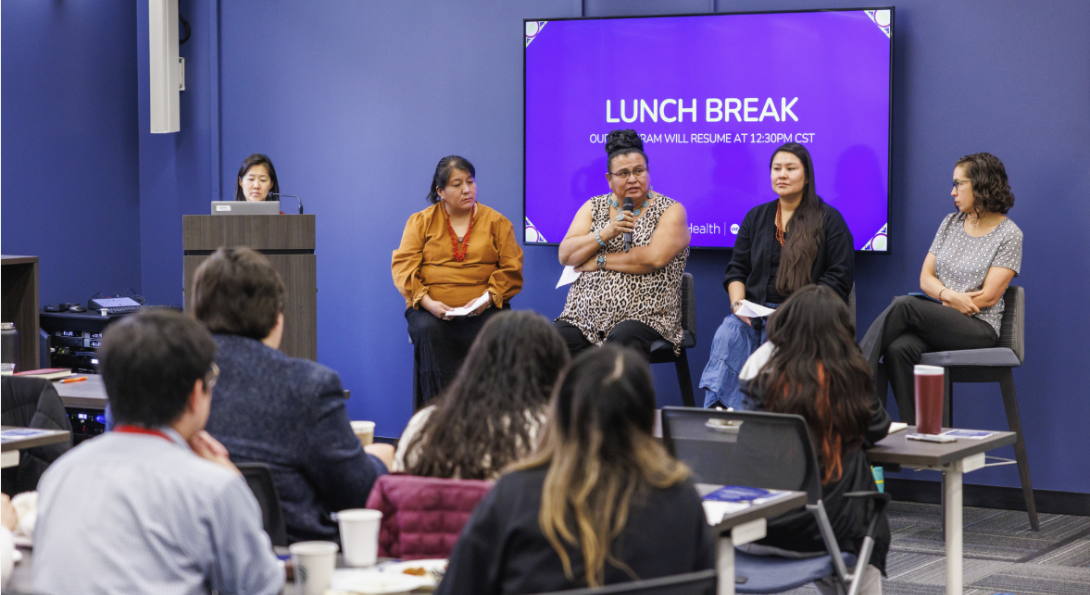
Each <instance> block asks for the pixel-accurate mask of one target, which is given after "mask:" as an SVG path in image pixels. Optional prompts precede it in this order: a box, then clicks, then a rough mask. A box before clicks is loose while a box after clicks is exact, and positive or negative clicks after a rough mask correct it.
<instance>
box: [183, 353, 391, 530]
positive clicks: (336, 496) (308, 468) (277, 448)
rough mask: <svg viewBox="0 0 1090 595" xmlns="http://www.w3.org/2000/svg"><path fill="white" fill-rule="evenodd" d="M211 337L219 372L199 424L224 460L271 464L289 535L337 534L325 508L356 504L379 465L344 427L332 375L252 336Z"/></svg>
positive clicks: (341, 402)
mask: <svg viewBox="0 0 1090 595" xmlns="http://www.w3.org/2000/svg"><path fill="white" fill-rule="evenodd" d="M213 338H214V339H215V341H216V345H217V346H218V349H217V351H216V364H217V365H218V366H219V368H220V377H219V381H218V382H217V383H216V386H215V388H214V389H213V392H212V410H211V413H210V414H209V417H208V424H207V426H205V429H206V430H208V432H209V433H210V434H212V436H214V437H215V438H216V439H217V440H219V441H220V442H222V443H223V445H224V446H226V447H227V450H228V452H230V453H231V460H232V461H234V462H236V463H250V462H258V463H265V464H267V465H269V466H270V467H271V468H272V473H273V479H274V481H275V482H276V488H277V490H278V491H279V492H280V501H281V504H282V505H283V508H284V519H285V523H286V525H287V530H288V541H289V542H291V543H293V542H296V541H308V540H325V541H339V539H338V532H337V524H336V523H335V522H333V521H332V520H331V519H330V516H329V513H331V512H337V511H339V510H345V509H348V508H363V507H364V505H365V504H366V503H367V496H368V494H370V492H371V486H372V485H373V484H374V483H375V479H376V478H377V477H378V475H379V473H380V472H385V468H384V466H383V465H382V463H377V465H376V463H374V462H372V458H371V457H369V456H368V455H367V454H365V453H364V452H363V447H362V446H361V445H360V441H359V439H357V438H356V436H355V434H353V433H352V426H351V425H350V424H349V421H348V413H347V412H346V411H345V407H344V389H343V387H342V386H341V379H340V377H339V376H337V373H336V372H334V371H333V370H330V369H329V368H327V367H325V366H323V365H321V364H317V363H315V362H312V361H310V360H305V359H297V358H293V357H288V356H287V355H285V354H283V353H282V352H280V351H278V350H276V349H270V348H269V347H266V346H265V345H263V344H262V343H261V342H260V341H257V340H254V339H248V338H246V337H240V336H236V335H214V336H213ZM380 468H381V471H380Z"/></svg>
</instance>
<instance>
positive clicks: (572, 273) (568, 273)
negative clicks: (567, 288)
mask: <svg viewBox="0 0 1090 595" xmlns="http://www.w3.org/2000/svg"><path fill="white" fill-rule="evenodd" d="M582 274H583V273H580V272H579V271H577V270H575V267H564V272H562V273H560V280H559V281H557V282H556V289H560V287H561V286H563V285H567V284H568V283H571V282H573V281H575V280H576V279H578V278H579V275H582Z"/></svg>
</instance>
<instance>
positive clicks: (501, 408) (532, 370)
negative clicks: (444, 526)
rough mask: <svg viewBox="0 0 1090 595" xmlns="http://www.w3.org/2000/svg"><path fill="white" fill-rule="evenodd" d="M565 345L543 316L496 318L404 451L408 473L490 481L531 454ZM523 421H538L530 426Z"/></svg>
mask: <svg viewBox="0 0 1090 595" xmlns="http://www.w3.org/2000/svg"><path fill="white" fill-rule="evenodd" d="M569 360H570V356H569V355H568V347H567V345H566V344H565V343H564V340H563V339H561V338H560V335H559V334H558V333H557V332H556V330H554V329H553V327H552V325H551V324H549V322H548V321H547V320H545V318H544V317H542V316H541V315H540V314H536V313H534V312H530V311H526V310H523V311H517V312H513V311H508V312H501V313H499V314H496V315H495V316H493V317H492V319H491V320H489V321H488V322H487V323H485V325H484V328H482V329H481V332H480V334H478V335H477V339H476V340H475V341H474V342H473V346H472V347H470V349H469V355H467V356H466V360H465V363H464V364H462V367H461V369H459V370H458V375H457V376H456V377H455V378H454V381H453V382H452V383H451V385H450V386H449V387H448V388H447V389H446V390H445V391H444V392H443V394H442V395H441V396H440V399H439V403H438V405H437V406H436V409H435V411H433V412H432V414H431V415H430V416H429V417H428V419H427V421H426V422H425V423H424V426H423V428H422V429H421V430H420V432H419V433H418V434H417V435H416V436H415V437H413V438H412V441H411V442H410V443H409V445H408V448H407V450H406V452H407V453H410V454H409V455H408V456H407V457H406V461H405V462H406V465H407V467H408V468H407V469H406V471H408V472H409V473H411V474H413V475H422V476H427V477H446V478H451V477H459V478H461V479H491V478H492V477H493V476H494V475H495V474H496V472H497V471H499V470H500V469H503V468H504V467H506V466H507V465H509V464H511V463H513V462H515V461H517V460H519V459H521V458H522V457H524V456H526V455H527V454H529V453H530V451H532V450H533V448H534V446H535V441H534V440H533V439H532V437H531V435H530V428H531V426H532V425H534V424H536V423H537V421H538V419H540V418H541V417H544V414H545V410H546V407H547V406H548V403H549V395H550V394H551V392H552V390H553V384H555V383H556V380H557V378H558V377H559V376H560V373H561V372H562V371H563V370H564V368H565V367H567V365H568V361H569ZM528 416H534V417H536V418H538V419H535V420H533V422H529V423H528V421H527V417H528Z"/></svg>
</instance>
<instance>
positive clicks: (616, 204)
mask: <svg viewBox="0 0 1090 595" xmlns="http://www.w3.org/2000/svg"><path fill="white" fill-rule="evenodd" d="M647 197H648V198H654V197H655V195H654V194H653V193H652V192H651V191H650V190H648V191H647ZM647 202H648V201H646V200H645V201H643V204H642V205H640V208H638V209H636V210H634V211H632V216H633V217H639V216H640V211H642V210H644V209H646V208H647ZM609 206H611V207H613V208H615V209H620V208H621V203H620V202H619V201H616V200H612V199H610V201H609ZM621 219H624V215H621V214H620V213H617V221H620V220H621Z"/></svg>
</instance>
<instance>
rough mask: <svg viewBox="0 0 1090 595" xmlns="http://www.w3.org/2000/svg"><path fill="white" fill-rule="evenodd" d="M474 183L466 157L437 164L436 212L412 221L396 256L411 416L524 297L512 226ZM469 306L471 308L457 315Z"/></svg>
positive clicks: (430, 197) (431, 210) (432, 193)
mask: <svg viewBox="0 0 1090 595" xmlns="http://www.w3.org/2000/svg"><path fill="white" fill-rule="evenodd" d="M475 177H476V170H474V168H473V164H471V163H470V162H469V161H468V160H466V159H465V158H464V157H459V156H457V155H450V156H448V157H444V158H442V159H440V160H439V164H438V165H437V166H436V168H435V175H434V176H432V182H431V188H430V190H429V192H428V201H429V202H431V203H432V204H431V206H430V207H428V208H426V209H424V210H423V211H420V212H419V213H415V214H413V215H412V216H411V217H409V221H408V222H407V223H406V224H405V232H404V233H403V234H402V237H401V246H400V247H398V249H397V250H394V253H393V261H392V263H391V269H392V273H393V278H394V285H396V286H397V289H398V291H400V292H401V295H402V296H404V297H405V306H406V310H405V318H406V320H408V322H409V338H410V340H411V341H412V343H413V374H414V378H413V409H414V411H415V410H417V409H419V408H421V407H423V406H424V405H426V404H427V403H428V400H429V399H431V398H433V397H435V396H437V395H438V394H439V393H440V392H441V391H442V390H443V388H444V387H445V386H446V385H447V384H448V383H449V382H450V381H451V380H453V379H454V375H455V374H456V373H457V371H458V368H459V367H460V366H461V364H462V361H463V360H464V359H465V357H466V354H467V353H468V352H469V346H470V345H471V344H472V343H473V339H474V338H476V336H477V332H478V331H480V329H481V327H482V326H484V323H485V322H486V321H487V320H488V318H489V317H490V316H491V315H492V314H494V313H496V312H497V311H498V310H500V309H502V308H505V307H507V303H508V302H509V301H510V300H511V298H513V297H514V296H515V295H516V294H518V292H519V290H520V289H522V248H520V247H519V245H518V242H517V240H516V239H515V230H514V226H512V225H511V222H510V221H508V220H507V218H506V217H504V216H503V215H501V214H500V213H499V212H498V211H496V210H494V209H491V208H489V207H486V206H485V205H483V204H480V203H479V202H477V184H476V181H475ZM480 298H485V300H484V302H483V303H480V304H479V305H476V306H474V304H475V302H477V301H478V300H479V299H480ZM468 306H474V307H473V309H472V310H469V311H468V312H465V313H461V312H453V311H454V310H456V309H460V308H465V307H468Z"/></svg>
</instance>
